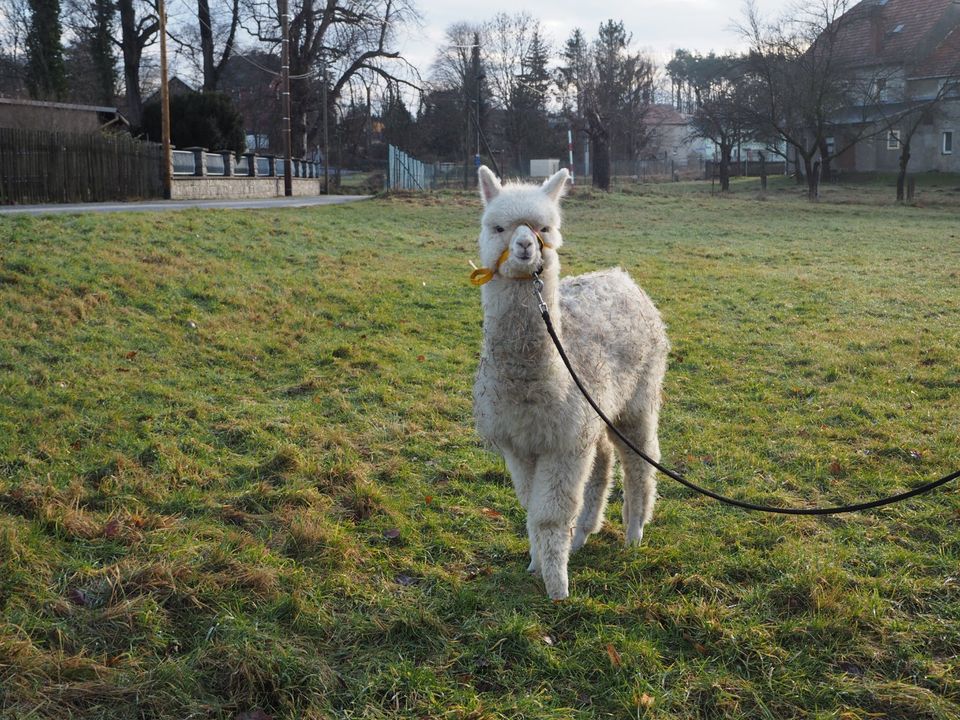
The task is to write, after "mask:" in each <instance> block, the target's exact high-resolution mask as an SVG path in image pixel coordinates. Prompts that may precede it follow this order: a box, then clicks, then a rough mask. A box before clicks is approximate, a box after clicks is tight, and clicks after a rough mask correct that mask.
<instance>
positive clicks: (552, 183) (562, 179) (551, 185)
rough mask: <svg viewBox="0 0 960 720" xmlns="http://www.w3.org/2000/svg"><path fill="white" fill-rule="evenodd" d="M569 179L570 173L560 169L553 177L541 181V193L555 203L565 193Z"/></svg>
mask: <svg viewBox="0 0 960 720" xmlns="http://www.w3.org/2000/svg"><path fill="white" fill-rule="evenodd" d="M569 179H570V173H569V172H567V169H566V168H560V170H558V171H557V172H555V173H554V174H553V175H551V176H550V177H548V178H547V179H546V180H544V181H543V185H542V186H541V187H542V189H543V191H544V192H545V193H546V194H547V197H549V198H550V199H551V200H553V201H554V202H557V201H558V200H559V199H560V198H562V197H563V196H564V194H565V193H566V191H567V180H569Z"/></svg>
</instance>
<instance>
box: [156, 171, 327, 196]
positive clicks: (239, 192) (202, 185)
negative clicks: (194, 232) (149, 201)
mask: <svg viewBox="0 0 960 720" xmlns="http://www.w3.org/2000/svg"><path fill="white" fill-rule="evenodd" d="M322 188H323V180H321V179H319V178H293V194H294V195H296V196H306V195H319V194H320V192H321V190H322ZM171 196H172V197H171V200H207V199H223V198H232V199H238V200H239V199H244V198H271V197H282V196H283V178H282V177H253V178H252V177H202V178H199V177H192V176H188V177H174V178H173V188H172V191H171Z"/></svg>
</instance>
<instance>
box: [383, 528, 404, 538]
mask: <svg viewBox="0 0 960 720" xmlns="http://www.w3.org/2000/svg"><path fill="white" fill-rule="evenodd" d="M383 536H384V537H385V538H386V539H387V540H398V539H399V538H400V531H399V530H398V529H397V528H390V529H389V530H384V531H383Z"/></svg>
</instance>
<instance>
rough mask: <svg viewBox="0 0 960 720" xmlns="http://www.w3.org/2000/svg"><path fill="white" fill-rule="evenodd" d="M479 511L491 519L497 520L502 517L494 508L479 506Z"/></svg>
mask: <svg viewBox="0 0 960 720" xmlns="http://www.w3.org/2000/svg"><path fill="white" fill-rule="evenodd" d="M480 512H481V513H482V514H484V515H486V516H487V517H488V518H491V519H492V520H498V519H499V518H502V517H503V514H502V513H498V512H497V511H496V510H493V509H492V508H488V507H483V508H480Z"/></svg>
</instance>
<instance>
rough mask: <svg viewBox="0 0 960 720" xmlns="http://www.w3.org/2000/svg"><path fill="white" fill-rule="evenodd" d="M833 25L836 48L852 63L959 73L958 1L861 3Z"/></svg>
mask: <svg viewBox="0 0 960 720" xmlns="http://www.w3.org/2000/svg"><path fill="white" fill-rule="evenodd" d="M838 22H839V23H841V29H840V34H839V38H838V45H837V47H838V48H839V49H840V52H841V54H842V56H843V57H844V59H846V60H848V61H850V62H853V63H854V64H855V65H862V66H867V65H877V64H900V63H904V64H905V65H906V66H907V69H908V72H909V73H910V74H911V75H935V74H938V73H943V74H948V73H955V72H958V71H960V38H958V35H960V33H958V32H957V30H958V28H960V0H886V1H884V0H863V1H862V2H860V3H858V4H857V5H856V6H854V7H853V8H851V9H850V10H849V11H848V12H847V13H846V14H845V15H844V16H843V17H842V18H841V19H840V20H839V21H838Z"/></svg>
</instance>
